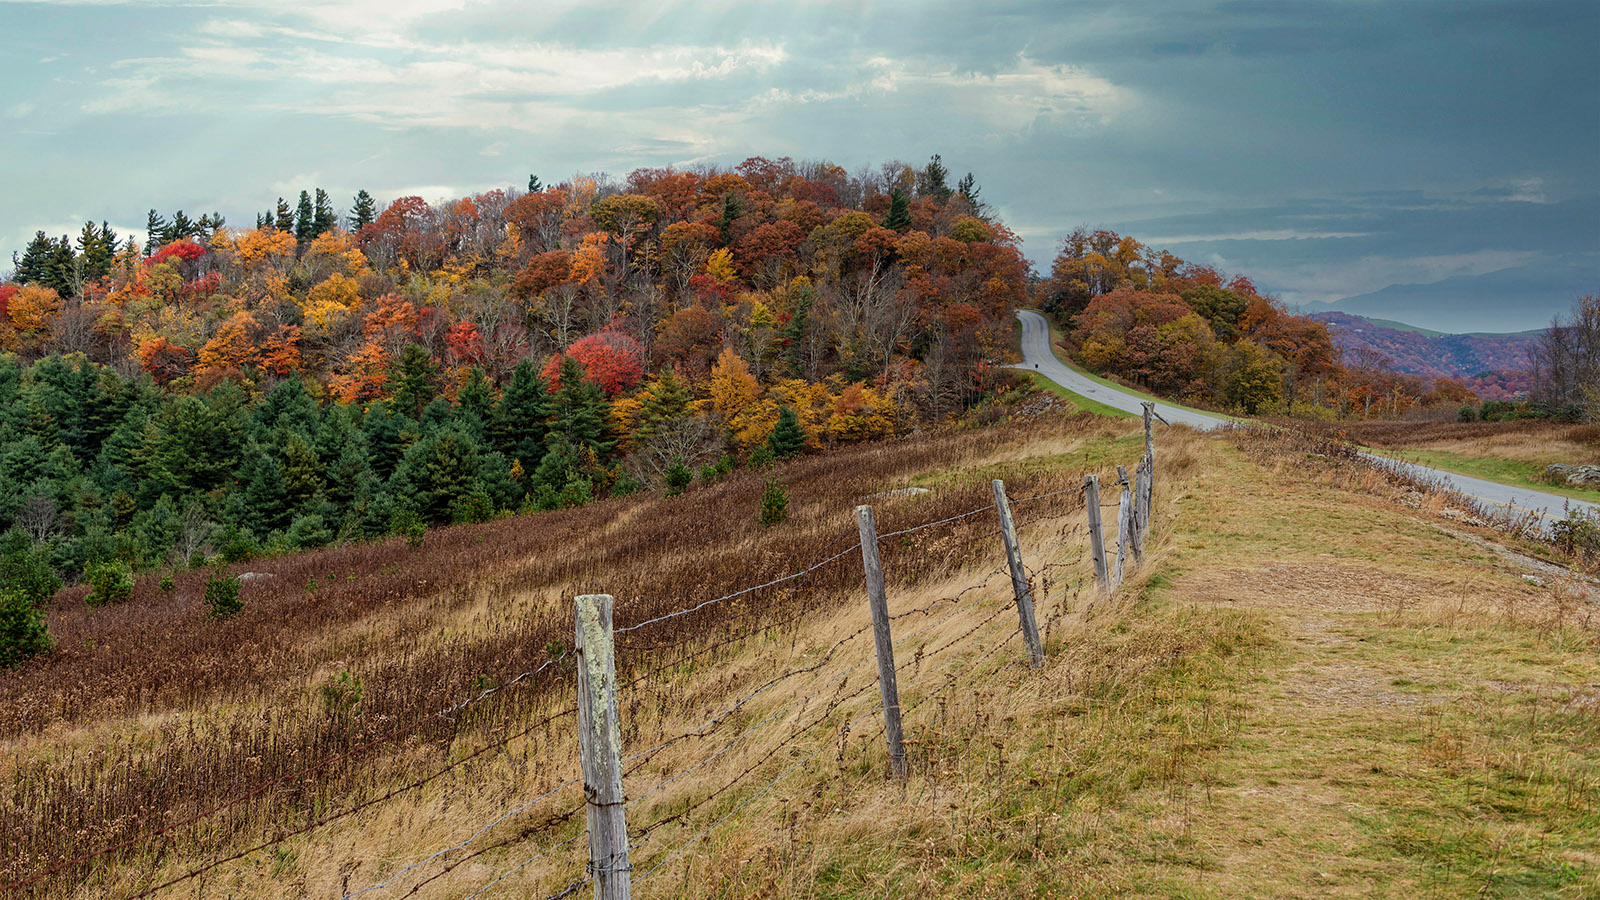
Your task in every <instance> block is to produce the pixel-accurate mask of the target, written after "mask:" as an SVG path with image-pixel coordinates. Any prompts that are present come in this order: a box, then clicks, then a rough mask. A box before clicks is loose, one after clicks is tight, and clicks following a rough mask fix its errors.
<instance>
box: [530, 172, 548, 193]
mask: <svg viewBox="0 0 1600 900" xmlns="http://www.w3.org/2000/svg"><path fill="white" fill-rule="evenodd" d="M542 190H544V183H543V182H541V181H540V180H539V176H537V175H529V176H528V193H530V194H537V193H539V192H540V191H542Z"/></svg>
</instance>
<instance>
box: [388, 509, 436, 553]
mask: <svg viewBox="0 0 1600 900" xmlns="http://www.w3.org/2000/svg"><path fill="white" fill-rule="evenodd" d="M389 531H390V532H391V533H393V534H397V535H400V536H401V537H403V538H405V539H406V543H407V544H409V545H411V546H412V547H421V546H422V538H423V535H425V534H427V531H428V527H427V525H425V524H424V523H423V521H422V517H421V516H419V515H417V510H416V507H414V506H411V505H410V504H406V505H404V506H399V507H396V508H395V511H394V516H393V518H391V519H390V520H389Z"/></svg>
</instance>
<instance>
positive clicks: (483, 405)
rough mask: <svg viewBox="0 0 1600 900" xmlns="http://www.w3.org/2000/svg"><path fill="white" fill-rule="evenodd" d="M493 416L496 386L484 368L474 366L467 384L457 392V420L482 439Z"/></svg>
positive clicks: (463, 428) (469, 373) (466, 429)
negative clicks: (492, 383)
mask: <svg viewBox="0 0 1600 900" xmlns="http://www.w3.org/2000/svg"><path fill="white" fill-rule="evenodd" d="M493 418H494V386H493V385H491V384H489V379H488V378H486V377H484V374H483V369H482V368H480V367H478V366H473V367H472V370H471V371H470V372H468V373H467V382H466V384H463V385H462V386H461V390H459V391H457V392H456V408H455V420H456V421H457V422H459V423H460V425H461V428H462V430H464V431H466V432H467V433H468V434H471V435H472V436H473V437H475V438H478V439H480V440H481V439H483V437H484V434H485V432H486V431H487V429H488V425H489V422H490V420H492V419H493Z"/></svg>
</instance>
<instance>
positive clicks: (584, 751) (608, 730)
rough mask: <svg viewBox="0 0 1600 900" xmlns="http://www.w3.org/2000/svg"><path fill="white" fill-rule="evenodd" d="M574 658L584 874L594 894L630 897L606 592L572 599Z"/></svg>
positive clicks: (618, 899)
mask: <svg viewBox="0 0 1600 900" xmlns="http://www.w3.org/2000/svg"><path fill="white" fill-rule="evenodd" d="M573 607H574V614H573V619H574V621H575V624H576V628H575V630H576V633H577V637H576V639H575V641H574V652H575V655H576V656H577V659H578V759H579V762H580V763H581V764H582V766H583V795H584V798H585V799H586V800H587V801H588V824H589V874H590V876H591V877H592V878H593V879H594V896H595V900H629V897H630V895H631V892H632V887H631V884H632V881H631V879H630V877H629V874H630V871H631V869H632V867H631V866H630V865H629V863H628V823H627V819H626V817H625V815H624V812H625V809H624V802H625V801H624V795H623V793H622V766H621V764H620V763H619V762H618V761H617V756H618V752H619V751H620V750H621V747H622V727H621V722H620V721H619V720H620V716H619V715H618V713H617V660H616V647H615V645H614V644H613V643H612V633H611V595H609V594H585V595H583V596H581V597H578V598H577V599H576V600H575V601H574V603H573Z"/></svg>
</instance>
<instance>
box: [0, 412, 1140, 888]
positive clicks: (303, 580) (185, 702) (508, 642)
mask: <svg viewBox="0 0 1600 900" xmlns="http://www.w3.org/2000/svg"><path fill="white" fill-rule="evenodd" d="M1106 427H1108V426H1106V425H1105V424H1104V423H1103V421H1099V420H1095V419H1093V418H1092V417H1088V416H1082V415H1080V416H1073V417H1069V418H1046V419H1043V420H1034V421H1032V422H1029V423H1027V424H1026V425H1021V424H1007V425H1001V426H997V427H991V428H986V429H982V430H975V431H966V430H952V431H947V432H943V433H938V434H932V435H919V436H917V437H916V438H915V439H912V440H905V441H897V442H885V443H877V444H872V445H868V446H861V447H854V448H850V449H846V450H842V451H838V452H834V453H830V454H827V455H824V456H816V457H806V458H802V459H800V460H797V461H794V462H792V463H790V464H789V465H787V466H785V467H784V469H783V477H784V480H785V482H786V483H787V485H788V487H789V490H790V494H791V496H792V498H793V505H792V506H791V515H790V521H789V522H788V523H786V524H785V525H784V526H782V527H779V528H773V529H761V528H756V527H754V524H755V517H756V514H757V498H758V497H759V495H760V492H761V490H762V488H763V480H762V476H761V474H760V473H755V472H748V471H743V472H738V473H735V474H734V475H732V476H730V477H728V478H726V479H725V480H723V481H720V482H716V483H713V484H710V485H705V486H697V487H696V488H694V489H692V490H690V491H689V492H688V493H687V494H685V495H683V496H681V497H678V498H673V499H665V498H662V497H660V496H659V495H653V496H646V497H642V498H626V499H619V500H612V501H606V502H603V503H599V504H595V505H593V506H591V507H587V508H583V509H578V510H568V511H561V512H554V513H545V514H540V515H536V516H531V517H516V518H508V519H501V520H497V521H494V522H490V523H485V524H481V525H468V526H458V527H454V528H446V529H440V530H437V531H431V532H429V533H428V535H427V537H426V540H425V542H424V544H423V546H422V547H420V548H416V549H413V548H411V547H409V546H408V545H407V544H406V543H405V542H404V541H401V540H389V541H384V542H381V543H373V544H361V545H353V546H346V547H339V548H332V549H326V550H321V551H316V552H312V553H305V554H299V555H295V556H290V557H281V558H275V559H271V560H262V561H257V562H254V563H251V564H249V565H246V566H236V567H234V570H235V571H236V572H242V571H246V570H249V571H254V572H258V573H261V574H262V575H264V576H267V577H259V578H252V579H250V580H249V581H247V582H246V584H245V588H244V593H243V598H244V601H245V609H244V611H243V612H242V613H240V614H239V615H237V616H235V617H233V618H231V619H228V620H225V621H221V622H214V621H210V620H208V619H206V617H205V614H204V610H203V607H202V604H201V602H200V599H199V596H200V592H201V587H202V584H203V578H204V573H199V572H191V573H184V574H182V575H180V576H179V577H178V578H177V579H176V580H177V584H176V587H175V589H174V590H172V591H170V592H163V591H162V590H161V589H160V588H159V587H158V586H157V583H156V579H155V578H146V579H142V580H141V581H140V582H139V583H138V584H137V585H136V587H135V590H134V596H133V598H132V600H131V601H130V602H128V603H127V604H123V605H120V606H115V607H107V608H101V609H98V610H90V609H88V608H87V607H86V606H85V605H84V603H83V600H82V597H81V593H82V592H81V590H79V591H75V592H65V593H63V594H62V595H61V596H59V597H58V598H57V599H56V600H55V602H54V603H53V604H52V606H51V609H50V627H51V630H52V632H53V633H54V635H55V636H56V638H57V640H58V642H59V646H60V649H59V650H58V651H57V652H56V653H53V654H51V655H50V656H48V657H45V658H43V659H40V660H36V661H33V662H31V663H29V664H26V665H24V666H22V667H19V668H17V669H15V670H12V671H9V672H4V673H0V736H4V737H6V738H9V739H10V740H9V746H6V745H0V759H4V760H6V768H7V769H9V771H8V772H7V773H6V775H4V776H3V778H4V781H3V783H0V886H5V885H8V884H11V883H13V882H17V881H20V880H23V879H27V878H30V877H33V876H35V875H37V874H38V873H40V872H44V871H48V870H50V869H53V868H56V867H61V870H60V871H59V872H58V873H56V874H54V875H52V876H51V877H49V878H45V879H42V880H40V881H37V882H35V883H33V884H31V885H30V886H29V887H28V888H27V889H25V890H23V891H21V892H20V895H21V896H59V895H62V894H66V893H71V892H72V891H73V890H74V889H75V887H76V886H80V885H83V884H84V883H85V882H86V880H90V879H93V878H94V877H95V875H96V873H103V872H105V871H106V867H108V866H111V865H126V864H129V863H130V862H132V863H134V864H137V865H141V866H146V867H149V869H150V871H154V870H155V866H156V864H157V863H156V861H157V860H159V859H160V858H164V857H171V856H177V855H183V856H189V857H201V856H210V855H217V854H222V853H224V852H227V851H229V850H230V849H233V848H237V847H240V846H247V845H249V844H251V843H252V842H253V840H259V839H260V837H261V836H262V835H271V834H273V833H275V832H278V831H282V830H286V829H292V828H294V827H297V826H304V825H305V824H306V823H312V822H315V821H317V820H318V818H319V817H321V816H324V815H326V814H327V813H328V812H329V811H330V810H336V809H339V808H342V807H344V806H347V805H349V804H352V803H358V802H361V801H362V800H364V799H370V798H371V797H373V796H378V795H382V794H383V793H384V792H385V791H386V790H388V789H390V788H391V787H392V786H394V785H396V784H402V783H404V782H406V781H408V780H410V779H411V778H413V777H415V776H416V775H417V774H418V773H421V772H425V771H432V770H433V769H435V768H437V767H439V766H441V765H445V764H448V762H449V760H450V758H451V754H453V753H454V754H455V755H457V756H459V755H460V753H461V752H464V750H463V749H462V748H472V747H476V746H481V745H483V744H484V743H485V741H486V740H488V739H489V738H490V736H493V735H499V734H502V733H504V732H506V731H508V730H510V731H515V730H516V729H517V728H518V727H519V726H521V725H522V724H523V723H525V722H527V721H528V720H530V719H533V718H534V717H535V716H536V715H538V714H540V713H548V712H550V711H553V710H555V709H557V708H559V707H560V706H562V705H564V704H567V703H569V702H570V698H569V696H568V695H569V694H570V688H571V685H570V681H571V676H570V672H569V671H567V670H566V669H565V668H564V667H563V666H562V665H559V664H558V665H555V666H553V667H551V668H549V669H547V670H546V671H544V672H542V673H541V674H540V676H539V677H538V678H537V679H529V680H525V681H523V682H521V683H518V684H515V685H514V686H508V687H506V688H505V689H502V690H498V691H495V692H493V693H489V694H488V695H486V696H483V697H482V699H481V700H480V701H478V702H475V703H473V704H471V705H470V706H469V707H467V708H466V709H464V710H462V711H460V712H458V713H455V714H452V715H449V716H442V715H437V714H436V713H437V712H438V711H439V710H441V709H444V708H446V707H450V706H453V705H455V704H457V703H459V702H460V701H462V700H463V699H466V698H468V697H472V696H475V695H477V694H479V693H480V691H481V690H482V689H483V688H484V687H486V686H496V685H508V684H510V683H511V682H513V680H514V679H515V678H516V676H517V675H518V674H520V673H524V672H529V671H533V670H535V669H537V668H538V667H539V666H541V665H543V664H545V663H547V662H550V661H551V660H552V659H553V658H558V657H560V656H561V655H562V654H563V653H564V652H565V649H566V648H567V647H569V646H570V644H571V631H572V626H571V614H570V599H571V596H572V595H574V594H578V593H602V592H603V593H610V594H613V595H614V596H616V598H617V625H618V627H619V628H623V627H628V626H630V625H633V624H635V623H640V622H645V621H647V620H649V619H653V618H656V617H658V616H661V615H664V614H666V613H668V612H672V611H676V610H681V609H685V608H689V607H692V606H695V605H696V604H699V603H702V602H704V601H705V600H709V599H713V598H717V597H720V596H723V595H725V594H729V593H732V592H734V591H736V590H740V589H743V588H746V587H750V586H753V585H759V584H763V583H765V582H768V581H771V580H773V579H775V578H778V577H781V576H784V575H789V574H792V573H794V572H798V571H800V570H801V569H803V568H805V567H806V566H808V565H810V564H812V563H815V562H817V561H819V560H822V559H824V558H826V557H829V556H832V555H834V554H837V553H840V551H845V550H849V549H850V548H851V547H852V545H853V544H855V543H856V528H855V521H854V515H853V508H854V506H855V504H857V503H858V502H873V503H874V504H875V506H876V511H877V519H878V526H879V530H880V533H889V532H893V531H897V530H899V529H902V528H905V527H908V526H911V525H914V524H918V523H921V522H928V521H936V520H939V519H944V518H946V517H949V516H953V515H956V514H958V513H962V512H966V511H968V510H973V509H978V508H981V507H984V506H987V505H988V504H989V503H990V502H991V501H992V496H991V493H990V489H989V485H988V481H987V479H988V478H989V477H993V476H994V475H995V474H1002V473H1001V472H996V471H989V470H988V469H985V471H984V472H983V473H982V474H983V477H981V478H974V477H970V476H969V477H966V478H958V479H957V480H956V481H955V482H953V483H949V484H944V485H941V486H940V487H938V488H937V489H936V490H934V491H933V493H931V494H927V495H923V496H921V497H919V498H916V499H915V500H904V499H900V498H884V499H874V500H868V499H867V498H869V497H871V496H872V495H873V494H875V493H877V492H880V491H883V490H885V489H888V488H893V487H900V486H903V485H904V484H905V483H906V482H907V480H909V479H910V478H912V477H914V476H917V475H919V474H922V473H926V472H931V471H936V470H946V469H951V468H955V467H967V466H976V465H985V466H989V465H990V464H991V461H993V460H996V459H1004V458H1006V456H1007V453H1008V451H1016V450H1018V449H1019V448H1020V447H1022V446H1023V445H1024V444H1027V443H1029V442H1033V441H1037V440H1039V439H1041V438H1045V439H1050V438H1071V437H1073V436H1077V435H1082V434H1085V433H1089V432H1099V431H1103V429H1105V428H1106ZM1012 455H1015V453H1013V454H1012ZM1000 469H1001V470H1003V469H1004V465H1003V464H1002V465H1001V466H1000ZM1003 477H1007V480H1008V487H1009V490H1010V492H1011V494H1012V496H1013V497H1014V498H1017V497H1025V496H1028V495H1030V494H1041V493H1049V492H1051V491H1057V490H1062V489H1065V488H1068V487H1071V486H1075V485H1079V484H1081V481H1082V472H1081V471H1078V470H1077V469H1074V470H1072V471H1068V470H1066V469H1065V467H1063V468H1061V469H1055V470H1038V469H1032V470H1026V471H1021V472H1018V473H1011V474H1004V475H1003ZM1081 503H1082V500H1081V496H1079V495H1077V494H1076V493H1073V492H1070V491H1069V492H1067V493H1062V494H1059V495H1057V496H1054V497H1050V498H1047V499H1045V500H1041V501H1038V502H1037V503H1036V504H1033V506H1034V508H1033V509H1031V510H1027V511H1026V512H1025V511H1023V510H1019V516H1024V515H1027V516H1044V515H1058V514H1062V513H1064V512H1065V511H1068V510H1071V509H1073V508H1075V506H1074V504H1076V506H1081ZM997 532H998V529H997V525H996V522H995V519H994V517H993V515H992V514H989V515H976V516H971V517H968V518H965V519H960V520H958V521H955V522H951V523H947V524H945V525H941V526H938V527H934V528H929V529H926V530H923V531H917V532H913V533H911V534H906V535H902V536H898V537H895V538H891V539H889V540H886V541H884V545H883V548H882V549H883V559H884V565H885V570H886V574H887V575H888V577H889V578H890V579H891V581H892V582H894V583H897V584H902V585H910V584H913V583H915V582H918V581H922V580H925V579H929V578H937V577H941V576H944V575H947V574H949V573H951V572H954V571H956V570H958V569H960V568H961V567H963V566H965V565H967V564H969V563H972V562H974V561H976V560H979V559H986V560H987V559H993V560H996V561H998V560H1000V559H1001V558H1002V553H1001V550H1000V542H999V539H998V534H997ZM859 569H860V566H859V555H855V554H851V553H845V554H844V555H842V556H841V557H840V559H838V560H837V561H836V562H835V563H833V564H830V565H827V566H824V567H822V568H819V569H817V570H816V571H814V572H811V573H809V574H807V575H806V576H804V577H803V578H800V579H794V580H790V581H787V582H785V583H783V584H782V585H778V586H775V587H773V588H769V589H765V590H761V591H756V592H752V593H750V594H747V595H744V596H742V597H738V598H735V599H732V600H728V601H725V602H721V603H716V604H712V605H709V606H707V607H705V608H704V609H702V610H700V611H697V612H695V613H692V614H689V615H683V616H677V617H674V618H670V619H666V620H664V621H661V622H658V623H655V624H653V625H651V626H649V627H647V628H641V629H639V630H637V631H634V632H630V633H628V634H626V635H623V636H622V638H623V639H622V640H621V641H620V642H619V643H620V650H619V666H620V667H621V668H622V669H623V672H621V673H619V674H620V676H621V677H622V678H623V680H624V682H626V681H628V680H630V679H631V678H636V677H637V676H638V675H639V674H641V673H645V672H648V671H652V670H662V669H668V670H670V668H671V667H677V666H687V665H693V666H695V667H697V668H701V667H705V666H713V665H716V664H717V662H718V661H719V660H721V659H723V658H725V657H726V656H727V655H728V654H732V653H734V652H736V651H737V649H738V641H737V640H735V639H736V638H738V637H740V636H741V635H754V634H760V633H764V632H765V631H770V630H771V629H772V628H775V627H777V628H781V627H790V625H791V624H792V623H793V622H795V621H797V620H798V619H800V618H801V617H802V616H804V615H806V614H807V613H809V612H810V611H812V610H817V611H823V610H829V609H833V608H836V607H837V605H838V604H840V603H843V602H847V600H848V599H850V598H853V592H858V589H859V586H860V581H861V575H860V571H859ZM708 647H710V648H711V649H710V650H709V652H708V651H707V648H708ZM342 670H348V672H349V673H351V675H352V676H353V677H355V678H358V679H359V680H360V683H361V685H362V695H361V698H360V702H359V710H358V711H357V710H349V709H343V708H340V707H338V706H337V705H336V704H331V703H329V702H327V701H326V699H325V698H324V697H323V696H322V694H321V688H322V686H323V685H325V684H327V683H328V681H329V679H330V678H331V676H332V675H333V673H335V672H338V671H342ZM663 685H664V686H663ZM654 689H656V690H667V691H670V680H667V681H662V680H660V679H657V680H656V681H655V687H654ZM632 702H633V703H635V704H648V703H650V702H652V701H651V700H650V699H647V698H645V697H644V696H642V695H641V696H640V697H638V698H634V699H633V701H632ZM47 729H48V730H50V731H51V733H52V740H50V741H45V740H44V739H42V738H41V737H40V736H41V734H42V733H43V732H45V731H46V730H47ZM74 729H76V730H74ZM54 735H62V736H63V737H62V739H61V740H60V741H55V740H54V739H53V736H54ZM534 739H535V740H538V739H539V736H538V735H534ZM453 748H454V749H453ZM240 798H244V799H242V800H240ZM234 801H239V802H234ZM219 806H220V807H222V809H221V810H220V811H216V812H212V811H213V810H215V809H216V808H217V807H219ZM191 818H193V819H194V821H192V822H190V821H188V820H189V819H191ZM119 845H125V846H121V848H120V849H118V850H117V851H116V852H114V853H109V854H103V855H99V856H95V857H94V858H91V859H85V860H82V861H78V860H79V857H82V856H85V855H89V854H95V853H96V852H97V851H103V850H105V849H106V848H112V847H119ZM141 860H142V862H141Z"/></svg>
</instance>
